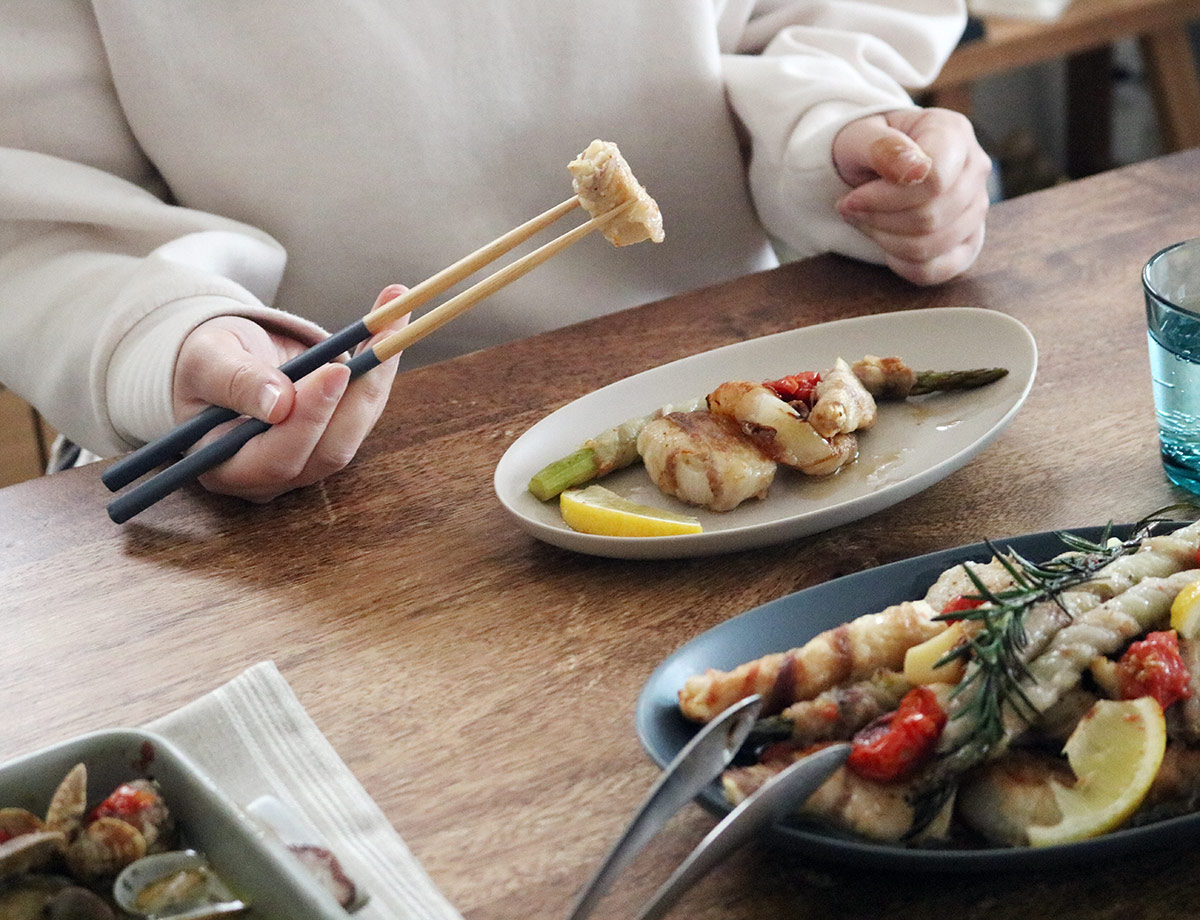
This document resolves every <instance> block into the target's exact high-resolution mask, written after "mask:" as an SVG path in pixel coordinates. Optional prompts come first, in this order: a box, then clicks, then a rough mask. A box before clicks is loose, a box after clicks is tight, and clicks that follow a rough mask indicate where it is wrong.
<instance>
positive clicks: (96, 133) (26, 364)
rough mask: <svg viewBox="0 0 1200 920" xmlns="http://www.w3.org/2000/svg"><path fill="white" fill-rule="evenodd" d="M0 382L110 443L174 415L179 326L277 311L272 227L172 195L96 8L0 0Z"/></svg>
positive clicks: (308, 334) (279, 320) (77, 436)
mask: <svg viewBox="0 0 1200 920" xmlns="http://www.w3.org/2000/svg"><path fill="white" fill-rule="evenodd" d="M0 98H3V99H4V100H5V105H4V106H2V107H0V317H3V320H4V325H5V330H4V335H3V336H0V381H2V382H3V383H4V384H5V385H6V386H8V387H9V388H10V389H12V390H13V391H15V392H16V393H18V394H19V395H21V396H22V397H23V398H25V399H26V400H28V401H29V402H30V403H32V404H33V405H34V406H36V407H37V408H38V410H39V411H41V412H42V414H43V415H45V416H46V418H47V419H48V420H49V421H50V423H51V424H52V425H54V426H55V427H56V428H57V429H58V430H59V431H61V432H62V433H63V434H65V435H67V436H68V437H70V438H71V439H72V440H74V441H76V442H77V443H78V444H80V445H81V446H83V447H86V448H88V449H89V450H92V451H94V452H96V453H99V454H102V455H107V454H112V453H115V452H119V451H122V450H125V449H128V448H129V447H131V446H133V445H135V444H137V443H140V442H142V441H145V440H148V439H150V438H153V437H156V436H157V435H159V434H161V433H162V432H164V431H166V430H167V429H168V428H170V427H171V425H172V424H173V422H174V419H173V416H172V412H171V383H172V374H173V371H174V363H175V358H176V356H177V354H178V349H179V346H180V345H181V343H182V341H183V338H184V337H185V336H186V335H187V334H188V333H189V332H190V331H191V330H192V329H194V328H195V326H196V325H198V324H199V323H201V322H203V321H204V320H206V319H209V318H211V317H213V316H217V315H221V314H238V315H243V316H249V317H251V318H254V319H257V320H259V321H260V322H264V323H267V324H270V325H272V326H274V327H276V328H279V329H281V330H283V331H287V332H289V334H292V335H295V336H296V337H297V338H299V339H300V340H302V341H315V340H317V339H318V338H319V337H320V336H321V335H322V331H321V330H320V329H319V328H318V327H316V326H314V325H312V324H311V323H307V322H305V321H303V320H301V319H299V318H298V317H293V316H289V315H288V314H286V313H283V312H281V311H277V310H272V309H270V308H269V307H268V306H267V305H268V304H270V303H271V301H272V299H273V298H274V295H275V291H276V289H277V287H278V285H279V282H280V279H281V277H282V274H283V268H284V264H285V261H286V257H285V253H284V250H283V248H282V247H281V246H280V245H279V244H278V243H277V242H276V241H275V240H274V239H272V238H271V237H270V236H269V235H268V234H266V233H263V232H261V231H259V230H257V229H255V228H253V227H249V226H246V225H244V224H241V223H238V222H236V221H233V220H229V219H226V218H222V217H219V216H217V215H212V214H205V213H202V212H199V211H195V210H190V209H188V208H183V207H179V206H176V205H174V204H171V203H169V201H168V200H166V195H165V192H164V191H163V190H162V189H161V185H162V183H161V180H159V179H157V176H156V174H155V173H154V170H153V167H152V166H151V165H150V164H149V163H148V162H147V160H146V158H145V156H144V155H143V154H142V153H141V151H140V150H139V149H138V147H137V144H136V141H135V140H134V138H133V136H132V134H131V133H130V132H129V130H128V127H127V125H126V124H125V122H124V119H123V117H122V116H121V113H120V107H119V105H118V103H117V99H116V94H115V92H114V91H113V87H112V82H111V78H110V77H109V75H108V71H107V66H106V64H105V61H104V56H103V52H102V49H101V47H100V42H99V36H98V34H97V32H96V29H95V23H94V21H93V20H92V17H91V12H90V10H89V8H88V7H87V6H86V5H84V4H78V3H71V4H67V3H60V2H45V0H8V2H6V3H5V4H3V5H0Z"/></svg>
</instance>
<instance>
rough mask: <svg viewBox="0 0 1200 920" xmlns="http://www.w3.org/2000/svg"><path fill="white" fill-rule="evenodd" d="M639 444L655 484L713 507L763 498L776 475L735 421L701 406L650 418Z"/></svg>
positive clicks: (684, 498)
mask: <svg viewBox="0 0 1200 920" xmlns="http://www.w3.org/2000/svg"><path fill="white" fill-rule="evenodd" d="M637 447H638V452H639V453H640V454H641V455H642V462H643V463H644V464H645V466H646V472H647V473H649V474H650V478H651V479H652V480H654V484H655V485H656V486H658V488H659V489H661V490H662V491H663V492H665V493H666V494H668V495H673V496H675V497H676V498H678V499H679V500H680V501H684V502H687V503H688V504H690V505H700V506H702V507H705V508H710V509H712V510H713V511H729V510H731V509H732V508H736V507H737V506H738V505H740V504H741V503H742V502H744V501H746V500H747V499H749V498H764V497H766V494H767V490H768V488H770V485H771V480H772V479H774V478H775V463H774V462H773V461H771V460H770V459H768V458H767V457H765V456H763V454H762V453H761V452H760V451H759V450H758V449H757V448H755V447H754V445H753V444H751V443H750V442H749V441H747V440H746V439H745V437H743V435H742V432H741V429H740V428H738V426H737V423H735V422H734V421H732V420H731V419H728V418H726V417H725V416H722V415H715V414H713V413H711V412H707V411H704V410H698V411H696V412H672V413H668V414H667V415H664V416H662V417H661V418H657V419H654V420H653V421H651V422H649V423H647V424H646V426H645V427H644V428H643V429H642V431H641V434H639V435H638V439H637Z"/></svg>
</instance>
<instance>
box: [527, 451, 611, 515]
mask: <svg viewBox="0 0 1200 920" xmlns="http://www.w3.org/2000/svg"><path fill="white" fill-rule="evenodd" d="M599 475H600V470H599V468H598V467H597V465H596V452H595V451H594V450H592V448H590V447H581V448H579V450H577V451H575V453H573V454H567V456H565V457H563V458H562V459H561V460H555V461H554V462H553V463H551V464H550V465H549V466H545V467H543V468H542V469H540V470H539V471H538V472H537V473H536V474H535V475H534V477H533V478H532V479H530V480H529V491H530V492H532V493H533V494H534V497H535V498H537V499H538V500H539V501H544V502H545V501H549V500H550V499H552V498H554V496H556V495H558V493H560V492H564V491H566V490H567V489H569V488H571V486H578V485H582V484H583V483H585V482H591V481H592V480H593V479H596V478H598V477H599Z"/></svg>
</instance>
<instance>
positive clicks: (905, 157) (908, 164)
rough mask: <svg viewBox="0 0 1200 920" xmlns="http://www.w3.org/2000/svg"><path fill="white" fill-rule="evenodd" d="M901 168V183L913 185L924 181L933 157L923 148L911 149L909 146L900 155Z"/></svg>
mask: <svg viewBox="0 0 1200 920" xmlns="http://www.w3.org/2000/svg"><path fill="white" fill-rule="evenodd" d="M900 163H901V164H902V169H901V171H900V184H901V185H915V184H916V183H918V182H923V181H925V177H926V176H928V175H929V170H930V168H931V167H932V166H933V158H932V157H930V156H929V154H927V153H925V152H924V151H923V150H913V149H912V148H911V147H910V148H908V149H907V150H905V151H904V152H903V153H902V154H901V155H900Z"/></svg>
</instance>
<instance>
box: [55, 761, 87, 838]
mask: <svg viewBox="0 0 1200 920" xmlns="http://www.w3.org/2000/svg"><path fill="white" fill-rule="evenodd" d="M86 810H87V767H85V766H84V765H83V764H81V763H77V764H75V766H74V767H72V768H71V770H70V772H69V773H67V775H66V776H64V777H63V780H62V782H61V783H59V784H58V788H57V789H55V790H54V795H53V796H52V797H51V799H50V807H49V808H48V809H47V810H46V827H47V828H48V829H49V830H52V831H61V832H62V833H63V834H66V836H67V837H68V838H69V837H73V836H74V835H75V832H76V831H78V830H79V828H80V827H82V826H83V813H84V812H85V811H86Z"/></svg>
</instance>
